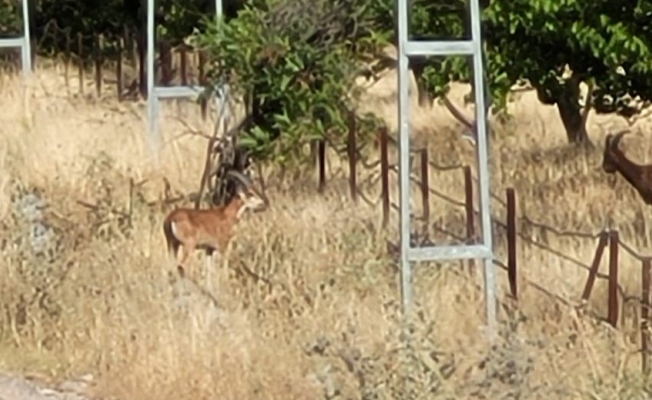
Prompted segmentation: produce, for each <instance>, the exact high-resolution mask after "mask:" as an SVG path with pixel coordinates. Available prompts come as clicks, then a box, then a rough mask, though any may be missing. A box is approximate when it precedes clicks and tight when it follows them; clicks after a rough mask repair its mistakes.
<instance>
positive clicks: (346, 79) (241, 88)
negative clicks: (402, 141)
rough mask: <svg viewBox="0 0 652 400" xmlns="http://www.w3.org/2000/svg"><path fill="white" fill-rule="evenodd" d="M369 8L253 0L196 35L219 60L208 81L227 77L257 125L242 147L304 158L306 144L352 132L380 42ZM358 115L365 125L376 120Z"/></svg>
mask: <svg viewBox="0 0 652 400" xmlns="http://www.w3.org/2000/svg"><path fill="white" fill-rule="evenodd" d="M370 2H371V0H370ZM364 6H365V4H364V0H357V1H341V2H333V1H327V0H321V1H316V2H315V1H306V2H301V1H288V2H282V1H274V0H269V1H266V2H258V4H254V2H249V3H247V4H246V6H245V7H244V9H242V10H241V11H240V12H239V13H238V15H237V17H236V18H233V19H231V20H230V21H228V22H226V21H224V20H209V21H207V22H206V28H205V30H203V31H202V32H197V34H196V35H195V40H196V44H197V45H198V46H199V47H200V48H203V49H204V50H206V52H207V54H208V55H209V59H210V60H212V61H213V62H212V67H211V69H210V70H209V71H208V77H209V79H210V80H211V81H212V83H213V84H218V83H220V82H222V81H223V80H224V81H226V82H228V83H229V84H230V85H231V87H232V93H233V97H235V98H244V99H246V103H247V109H248V114H249V115H250V116H251V118H252V122H251V123H250V124H248V125H247V126H245V129H244V134H243V136H242V137H241V139H240V144H241V145H243V146H245V147H246V148H247V149H248V151H249V152H250V154H251V156H253V157H254V158H257V159H261V160H272V161H275V162H278V163H281V164H287V163H289V162H294V161H300V160H302V159H303V153H302V150H303V148H304V145H305V144H308V143H309V142H311V141H313V140H315V139H322V138H326V139H327V140H329V141H332V142H337V141H338V140H339V138H341V137H342V136H343V135H344V134H345V133H346V132H347V126H348V125H347V124H348V118H349V115H350V112H351V110H353V109H354V106H355V103H356V100H357V99H358V97H359V95H360V89H359V88H357V87H356V86H355V85H354V84H353V82H354V80H355V78H356V77H357V76H359V75H360V74H361V73H362V71H363V60H365V59H366V58H368V56H369V54H370V52H373V51H375V49H376V47H377V44H376V42H377V41H380V40H382V38H376V37H374V36H373V35H371V34H369V33H368V32H367V33H365V23H366V22H365V21H364V15H363V14H362V13H361V12H359V11H360V10H361V9H363V8H364ZM356 10H358V13H357V14H356ZM356 35H358V36H357V37H356ZM358 117H359V118H360V119H361V121H360V122H362V124H361V125H362V126H364V127H367V126H368V125H369V124H370V123H372V121H373V118H372V117H371V116H370V115H366V116H358Z"/></svg>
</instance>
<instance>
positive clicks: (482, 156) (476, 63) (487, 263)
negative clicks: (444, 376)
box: [470, 0, 496, 336]
mask: <svg viewBox="0 0 652 400" xmlns="http://www.w3.org/2000/svg"><path fill="white" fill-rule="evenodd" d="M470 2H471V4H470V5H471V35H472V36H471V38H472V41H473V45H474V47H476V48H475V54H474V56H473V70H474V73H473V85H474V87H475V90H474V92H475V113H476V127H477V139H476V140H477V143H478V145H477V146H476V151H477V158H478V167H479V168H478V182H479V192H480V204H482V205H483V207H482V216H481V219H482V221H481V223H482V236H483V238H482V239H483V245H484V246H485V247H487V248H489V249H492V248H493V243H492V242H493V240H492V234H491V232H492V226H491V212H490V211H491V210H490V204H491V203H490V198H489V171H488V168H486V167H487V166H488V146H487V114H486V111H485V98H484V82H483V81H484V79H483V78H484V68H483V65H482V37H481V31H480V6H479V4H478V0H470ZM483 262H484V277H485V301H486V307H487V328H488V330H489V335H490V336H493V334H494V333H495V329H496V270H495V266H494V263H493V257H492V255H489V256H486V257H485V258H484V259H483Z"/></svg>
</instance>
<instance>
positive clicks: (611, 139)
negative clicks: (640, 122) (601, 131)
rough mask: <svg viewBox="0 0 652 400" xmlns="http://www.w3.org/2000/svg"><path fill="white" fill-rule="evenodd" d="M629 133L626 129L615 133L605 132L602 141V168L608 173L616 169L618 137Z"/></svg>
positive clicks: (618, 151) (618, 152)
mask: <svg viewBox="0 0 652 400" xmlns="http://www.w3.org/2000/svg"><path fill="white" fill-rule="evenodd" d="M627 133H629V131H628V130H624V131H620V132H618V133H616V134H611V133H609V134H607V137H606V138H605V142H604V156H603V158H602V169H603V170H604V172H606V173H608V174H613V173H615V172H616V171H617V170H618V161H617V157H618V156H619V155H620V154H621V152H620V149H619V148H618V144H619V143H620V139H622V137H623V136H624V135H625V134H627Z"/></svg>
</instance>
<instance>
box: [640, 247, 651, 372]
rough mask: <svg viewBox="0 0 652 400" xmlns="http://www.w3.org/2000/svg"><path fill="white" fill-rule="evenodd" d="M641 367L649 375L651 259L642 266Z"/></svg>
mask: <svg viewBox="0 0 652 400" xmlns="http://www.w3.org/2000/svg"><path fill="white" fill-rule="evenodd" d="M641 267H642V268H641V284H642V290H641V367H642V370H643V373H644V374H645V375H647V374H648V373H649V367H648V362H647V357H648V351H649V350H648V348H649V340H650V336H649V332H648V319H649V317H650V259H649V258H644V259H643V261H642V265H641Z"/></svg>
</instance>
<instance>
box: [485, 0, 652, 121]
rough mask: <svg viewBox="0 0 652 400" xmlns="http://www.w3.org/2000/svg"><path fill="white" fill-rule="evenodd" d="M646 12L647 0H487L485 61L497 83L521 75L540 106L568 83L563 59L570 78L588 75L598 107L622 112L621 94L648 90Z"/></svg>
mask: <svg viewBox="0 0 652 400" xmlns="http://www.w3.org/2000/svg"><path fill="white" fill-rule="evenodd" d="M650 17H652V2H650V1H649V0H639V1H638V2H612V1H606V0H591V1H589V0H564V1H555V0H536V1H529V0H528V1H526V0H495V1H493V2H492V3H491V6H490V7H489V8H488V9H487V10H486V12H485V13H484V23H485V29H484V31H485V37H486V40H487V50H488V58H489V60H490V61H489V64H490V67H491V68H492V70H500V71H501V72H502V74H503V75H504V76H505V78H506V79H505V83H509V84H511V83H514V82H516V81H518V80H519V79H527V80H529V81H530V82H531V84H532V85H533V86H534V87H535V88H536V89H537V91H538V93H539V97H540V100H541V101H543V102H544V103H546V104H555V103H557V102H558V100H559V98H560V97H561V96H564V91H565V90H566V86H567V85H569V84H572V83H574V82H571V81H569V79H570V78H564V77H562V75H563V74H564V67H565V65H568V66H569V68H570V70H572V72H573V75H575V76H574V77H573V79H575V80H587V79H589V78H593V79H594V80H595V83H596V86H597V89H596V91H595V92H594V95H595V99H594V103H595V104H594V105H595V107H596V110H597V111H598V112H614V111H618V112H620V113H623V114H628V113H631V112H632V110H630V109H629V108H628V106H627V105H628V104H627V97H629V96H631V97H636V96H641V98H642V99H644V100H648V99H650V98H651V96H652V74H650V72H651V68H652V64H650V56H651V55H652V54H651V53H650V45H652V33H651V32H650V29H649V20H650ZM618 67H622V68H623V69H624V71H625V72H626V74H625V75H621V74H619V73H618V72H617V70H618ZM496 83H497V82H495V81H492V84H493V85H494V86H495V85H496ZM612 99H613V100H614V101H612Z"/></svg>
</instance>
